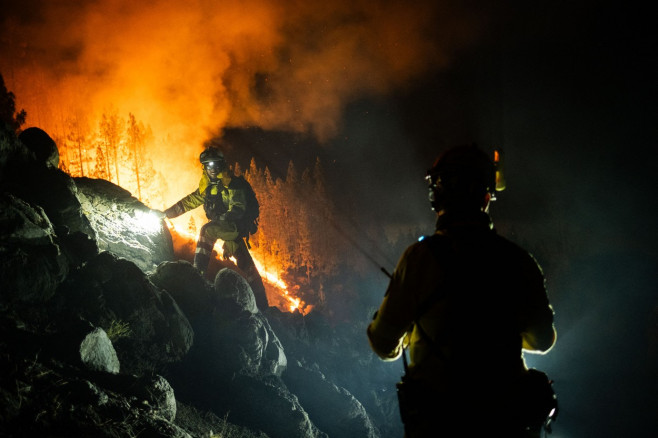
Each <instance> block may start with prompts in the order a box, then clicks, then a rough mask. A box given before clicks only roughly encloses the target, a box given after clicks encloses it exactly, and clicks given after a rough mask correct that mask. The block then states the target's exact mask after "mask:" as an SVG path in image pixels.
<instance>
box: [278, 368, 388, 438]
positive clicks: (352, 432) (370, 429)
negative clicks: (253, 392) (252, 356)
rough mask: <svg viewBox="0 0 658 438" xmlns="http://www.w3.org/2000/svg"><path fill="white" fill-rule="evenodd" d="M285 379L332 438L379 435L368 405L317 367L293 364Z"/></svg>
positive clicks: (303, 404) (362, 437)
mask: <svg viewBox="0 0 658 438" xmlns="http://www.w3.org/2000/svg"><path fill="white" fill-rule="evenodd" d="M283 380H284V382H285V383H286V386H287V387H288V388H289V389H290V391H291V392H292V393H293V394H295V395H296V396H297V397H298V399H299V402H300V403H301V404H302V406H304V409H305V410H306V412H308V415H309V417H310V418H311V420H313V422H314V424H316V425H317V426H318V427H319V428H320V429H321V430H322V431H324V432H326V433H327V434H328V435H329V436H332V437H334V436H335V437H342V438H378V437H379V436H380V435H379V431H378V430H377V428H376V427H375V425H374V424H373V422H372V420H371V419H370V417H369V416H368V413H367V412H366V410H365V408H364V407H363V405H362V404H361V402H359V401H358V400H357V399H356V398H355V397H354V396H353V395H352V394H350V392H349V391H348V390H346V389H345V388H341V387H339V386H337V385H336V384H334V383H332V382H331V381H329V380H328V379H327V378H326V377H325V376H324V374H322V372H320V370H319V369H318V368H316V367H309V366H306V365H304V364H302V363H301V362H299V361H295V362H294V363H291V364H289V368H288V370H287V372H286V373H285V375H284V376H283Z"/></svg>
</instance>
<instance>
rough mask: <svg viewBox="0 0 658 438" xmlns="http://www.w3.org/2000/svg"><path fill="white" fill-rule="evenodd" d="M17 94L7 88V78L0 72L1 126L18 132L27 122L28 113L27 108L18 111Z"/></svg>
mask: <svg viewBox="0 0 658 438" xmlns="http://www.w3.org/2000/svg"><path fill="white" fill-rule="evenodd" d="M15 100H16V96H14V93H12V92H11V91H8V90H7V87H6V86H5V79H4V78H3V77H2V74H0V123H2V124H3V125H4V126H0V128H2V129H5V128H6V129H9V130H11V131H13V132H17V131H18V130H19V129H20V128H21V126H22V125H23V124H24V123H25V118H26V117H27V113H26V112H25V110H23V109H22V110H20V111H18V112H17V111H16V102H15Z"/></svg>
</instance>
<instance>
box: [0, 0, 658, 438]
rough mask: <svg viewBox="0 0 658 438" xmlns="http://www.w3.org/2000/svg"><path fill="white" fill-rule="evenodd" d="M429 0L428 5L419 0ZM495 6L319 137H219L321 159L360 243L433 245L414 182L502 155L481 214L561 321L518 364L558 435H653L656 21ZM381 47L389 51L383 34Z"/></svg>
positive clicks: (543, 5)
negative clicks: (546, 385) (450, 155)
mask: <svg viewBox="0 0 658 438" xmlns="http://www.w3.org/2000/svg"><path fill="white" fill-rule="evenodd" d="M33 3H39V2H33ZM286 3H294V2H286ZM329 3H331V2H329ZM365 3H366V4H368V2H365ZM384 3H387V4H388V3H394V2H384ZM425 3H431V2H421V3H419V4H422V5H425ZM489 3H490V2H485V1H471V2H462V3H461V9H462V10H466V11H467V12H468V14H467V16H468V17H469V19H470V21H469V20H467V22H471V23H473V22H474V23H482V29H481V30H480V31H479V32H477V33H476V35H474V36H473V37H472V38H471V39H469V43H468V44H466V43H464V42H463V41H462V42H460V43H459V44H455V47H456V48H455V49H454V50H453V51H451V52H450V56H448V57H446V59H445V60H444V61H442V62H439V61H436V62H429V61H428V62H427V63H426V67H425V68H424V69H422V72H421V73H418V74H414V75H407V76H403V77H402V79H399V80H396V81H395V83H394V86H390V87H386V90H385V91H382V90H380V89H377V90H375V91H373V90H369V91H368V92H364V93H359V92H358V90H359V88H358V87H356V88H355V89H353V90H351V92H350V93H346V95H344V96H342V97H341V99H342V102H343V104H342V106H341V107H340V109H341V111H340V117H339V119H338V120H337V121H336V130H335V131H334V132H333V133H332V134H331V135H324V136H320V137H321V138H318V136H314V135H313V132H304V131H303V130H302V131H301V132H300V131H299V130H292V129H286V125H285V124H282V125H275V126H272V125H271V124H270V125H267V126H258V124H257V123H255V124H252V125H251V126H248V127H246V126H247V125H249V124H248V123H244V124H237V125H235V126H230V124H228V125H227V126H226V127H225V128H224V129H223V130H222V133H223V135H224V139H225V141H226V142H227V143H226V144H227V147H228V149H229V150H228V152H229V153H230V154H231V156H232V157H234V158H235V159H236V160H238V161H246V162H248V160H249V158H251V156H254V157H255V158H256V159H257V162H259V164H261V165H267V166H269V167H270V168H271V170H272V171H273V173H274V174H275V175H277V174H278V175H279V176H283V175H284V173H285V169H286V167H287V163H288V161H289V160H291V159H294V160H295V162H296V164H298V167H300V168H303V167H304V166H307V165H310V164H312V163H313V161H314V159H315V157H317V156H319V157H320V158H321V160H322V162H323V165H324V167H325V173H326V175H327V178H328V179H329V181H330V183H331V189H332V190H333V192H334V194H335V195H336V196H337V197H340V199H341V201H342V202H340V203H339V205H337V208H338V211H339V213H340V214H341V215H342V216H344V217H345V218H349V222H350V223H353V224H354V223H356V224H357V225H356V231H357V232H361V233H359V234H362V235H363V236H365V235H367V234H368V230H369V229H373V228H376V227H373V225H379V226H383V227H387V229H394V230H399V231H400V232H404V231H405V230H414V231H415V230H420V231H419V232H423V233H430V232H432V231H433V225H434V220H433V215H432V212H431V211H430V210H429V206H428V203H427V200H426V188H425V186H424V184H423V176H424V174H425V171H426V170H427V169H428V168H429V167H430V165H431V163H432V161H433V160H434V158H435V157H436V156H437V155H438V154H439V153H440V152H441V151H442V150H444V149H446V148H448V147H450V146H454V145H457V144H463V143H472V142H476V143H478V144H479V145H480V146H481V147H482V148H483V149H485V150H487V151H492V150H493V148H494V147H502V148H503V149H504V151H505V153H506V167H507V181H508V188H507V190H506V191H504V192H503V193H502V194H500V195H499V200H498V201H496V203H495V204H494V205H493V206H492V210H491V213H492V217H493V219H494V222H495V224H496V227H497V229H498V231H499V232H500V233H501V234H503V235H504V236H506V237H509V238H510V239H511V240H513V241H515V242H517V243H519V244H521V245H522V246H524V247H525V248H526V249H528V250H529V251H530V252H532V253H533V254H534V255H535V256H536V258H537V259H538V261H539V262H540V264H541V265H542V266H543V267H544V270H545V273H546V276H547V286H548V290H549V297H550V299H551V301H552V303H553V305H554V308H555V312H556V327H557V331H558V341H557V345H556V346H555V347H554V349H553V350H552V351H551V352H550V353H549V354H548V355H546V356H532V357H529V358H528V362H529V364H530V365H532V366H536V367H537V368H539V369H542V370H544V371H546V372H547V373H548V374H549V376H550V377H551V378H553V379H554V380H555V388H556V390H557V392H558V397H559V401H560V406H561V412H560V416H559V418H558V421H557V423H556V424H555V426H554V434H553V436H554V437H556V438H563V437H570V438H574V437H590V436H591V437H593V436H596V437H653V436H655V431H656V426H658V424H657V419H658V397H657V395H656V394H658V293H657V292H658V286H657V282H656V272H658V250H657V249H656V247H657V245H658V239H657V233H656V228H655V223H654V220H655V219H654V218H655V216H656V213H658V208H657V202H656V195H655V193H654V192H655V188H656V187H658V176H657V175H656V173H657V172H656V171H657V170H658V165H657V163H658V161H657V158H658V152H657V151H658V144H657V140H658V132H657V130H658V129H657V127H658V110H657V108H658V107H657V104H656V102H657V98H658V93H657V85H658V84H657V82H658V71H657V69H656V67H655V58H656V53H657V52H658V50H657V49H658V46H657V44H656V42H657V38H656V30H655V23H654V20H653V17H654V15H652V14H649V12H648V10H647V8H648V6H640V2H626V3H624V4H623V5H622V4H621V3H620V4H617V5H616V6H602V4H601V2H594V1H551V2H549V1H537V2H522V1H516V0H512V1H503V2H495V3H496V4H495V6H494V5H490V4H489ZM1 4H2V5H3V10H7V9H6V8H5V7H4V5H5V4H6V2H5V1H2V2H1ZM412 4H413V3H412V2H410V3H409V5H412ZM434 4H435V5H440V4H447V5H453V4H454V2H434ZM372 7H373V8H376V2H373V3H372ZM410 7H412V6H410ZM439 9H440V8H439ZM14 13H15V11H14ZM23 13H25V11H23ZM456 15H459V14H456ZM444 24H445V23H437V26H441V25H444ZM384 29H385V28H384ZM289 31H290V29H289ZM377 31H378V32H382V28H381V27H380V28H378V29H377ZM424 31H427V29H425V30H424ZM373 32H374V30H373ZM454 34H455V35H456V34H458V32H456V31H455V33H454ZM396 35H398V37H399V36H400V35H402V36H403V35H404V33H397V34H396ZM427 38H428V39H430V40H431V39H432V38H441V39H442V40H441V41H443V42H445V39H446V34H442V33H441V32H439V31H436V32H434V31H431V32H430V31H427ZM373 39H374V41H377V39H378V35H375V38H373ZM3 41H6V35H5V39H4V40H3ZM381 41H382V44H395V41H391V39H390V38H386V35H381ZM431 42H432V41H430V43H431ZM430 46H431V45H430ZM373 47H375V46H373ZM420 53H422V55H423V56H431V55H428V51H424V52H420ZM429 53H431V51H429ZM442 56H443V55H442ZM0 65H1V64H0ZM366 79H367V78H366ZM350 232H352V231H350ZM352 238H353V239H355V240H356V241H358V243H359V245H360V246H359V251H360V250H364V251H367V252H368V253H369V254H370V255H371V256H372V257H373V258H374V259H375V261H376V262H378V263H379V264H380V265H383V266H386V267H387V268H388V269H392V268H393V265H392V264H394V263H395V261H396V260H397V258H398V257H399V255H400V254H399V253H397V252H394V251H393V250H392V249H391V248H390V247H388V246H387V244H386V242H385V239H384V238H382V239H381V241H372V240H371V239H364V240H359V239H360V238H359V236H358V235H357V236H352ZM409 243H411V242H409ZM377 275H381V274H380V273H379V272H378V270H377V267H376V266H375V265H374V264H373V278H375V276H377ZM384 287H385V281H384V280H383V279H381V278H379V277H377V280H373V281H372V287H371V290H365V291H363V293H364V294H368V295H369V299H370V300H371V301H372V302H373V303H377V302H378V301H379V299H380V297H381V294H383V288H384ZM364 337H365V334H364ZM485 361H486V358H483V363H485Z"/></svg>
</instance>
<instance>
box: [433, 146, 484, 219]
mask: <svg viewBox="0 0 658 438" xmlns="http://www.w3.org/2000/svg"><path fill="white" fill-rule="evenodd" d="M425 179H426V180H427V183H428V186H429V200H430V203H431V205H432V209H433V210H435V211H437V212H438V211H441V210H443V209H450V208H461V209H473V208H479V207H480V206H481V205H482V200H483V199H484V197H485V195H486V194H487V193H489V194H490V195H492V199H495V197H494V196H493V195H494V194H495V191H496V166H495V165H494V163H493V162H492V161H491V159H490V158H489V156H488V155H487V154H486V153H484V152H483V151H482V150H481V149H480V148H478V147H477V146H476V145H475V144H473V145H465V146H457V147H454V148H452V149H449V150H447V151H445V152H444V153H443V154H441V155H440V156H439V158H437V160H436V161H435V162H434V165H433V166H432V168H431V169H430V170H428V171H427V176H426V177H425Z"/></svg>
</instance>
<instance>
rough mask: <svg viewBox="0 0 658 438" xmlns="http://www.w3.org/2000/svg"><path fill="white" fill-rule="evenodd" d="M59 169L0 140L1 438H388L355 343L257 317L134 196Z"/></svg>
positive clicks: (223, 276)
mask: <svg viewBox="0 0 658 438" xmlns="http://www.w3.org/2000/svg"><path fill="white" fill-rule="evenodd" d="M57 163H58V152H57V148H56V146H55V144H54V142H53V141H52V140H51V139H50V137H48V135H47V134H46V133H45V132H43V131H41V130H38V129H37V128H30V129H28V130H26V131H23V133H22V134H21V136H20V137H19V138H16V137H15V136H13V134H11V133H5V134H3V135H2V136H0V326H1V330H2V337H1V338H0V366H1V367H2V370H3V372H2V373H0V435H1V436H15V437H23V436H58V437H59V436H95V437H96V436H98V437H130V436H140V437H188V436H191V437H209V436H215V437H272V438H274V437H282V438H283V437H285V438H294V437H340V438H343V437H379V436H391V435H388V434H389V433H395V434H396V435H399V430H396V429H395V426H391V427H389V426H388V425H391V424H393V425H395V424H397V418H396V417H395V415H396V412H395V406H396V405H395V402H394V395H393V394H390V393H381V392H380V391H378V390H376V389H373V387H372V386H371V385H370V384H369V380H368V378H367V377H366V376H368V375H369V368H370V367H373V366H377V364H376V363H375V362H373V361H372V357H371V355H365V354H363V355H360V354H359V353H358V349H356V350H355V349H354V348H351V347H350V348H348V347H346V345H350V344H353V342H352V341H349V338H354V337H356V336H358V337H359V338H360V339H363V337H364V333H363V332H361V331H359V332H358V333H353V330H354V329H353V328H342V329H340V328H338V329H337V328H331V327H328V326H327V324H326V322H325V321H324V320H323V318H322V316H321V315H320V314H318V313H316V314H314V313H311V315H309V316H307V317H302V316H301V315H299V314H283V313H281V312H280V311H278V310H277V309H276V308H273V307H272V308H269V309H267V310H265V311H264V312H261V311H259V310H258V308H257V307H256V303H255V300H254V296H253V293H252V291H251V289H250V287H249V285H248V284H247V282H246V281H245V280H244V279H243V278H242V277H241V276H240V274H239V273H237V272H236V271H234V270H232V269H230V268H224V269H222V270H220V271H219V273H218V274H217V276H216V277H215V278H214V281H213V282H209V281H208V280H206V279H204V278H203V277H201V276H200V275H199V273H198V272H197V271H196V270H195V269H194V268H193V266H192V265H191V264H189V263H188V262H186V261H180V260H177V259H176V255H175V254H174V250H173V245H172V238H171V236H170V234H169V231H168V229H167V227H166V226H164V224H163V223H162V222H161V221H156V222H152V223H150V224H149V223H148V222H147V221H146V220H145V217H146V216H148V212H149V209H148V208H147V207H146V206H144V205H143V204H142V203H140V202H139V201H138V200H137V199H135V198H134V197H133V196H131V194H130V193H128V192H126V191H125V190H123V189H121V188H120V187H118V186H116V185H114V184H112V183H110V182H107V181H103V180H92V179H87V178H71V177H69V176H68V175H66V174H65V173H63V172H62V171H60V170H59V169H57ZM343 341H345V343H344V344H341V343H342V342H343ZM347 387H350V389H347Z"/></svg>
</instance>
